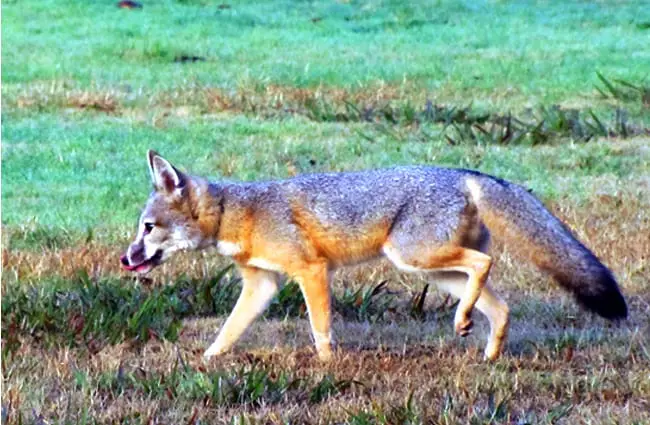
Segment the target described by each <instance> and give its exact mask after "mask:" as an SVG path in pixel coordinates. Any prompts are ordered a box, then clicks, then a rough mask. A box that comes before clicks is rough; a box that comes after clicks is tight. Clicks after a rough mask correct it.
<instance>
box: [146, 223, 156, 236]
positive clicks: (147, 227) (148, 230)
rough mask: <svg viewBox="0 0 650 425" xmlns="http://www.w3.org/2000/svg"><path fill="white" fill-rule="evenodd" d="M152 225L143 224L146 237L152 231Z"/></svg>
mask: <svg viewBox="0 0 650 425" xmlns="http://www.w3.org/2000/svg"><path fill="white" fill-rule="evenodd" d="M153 226H154V224H153V223H144V234H145V235H148V234H149V233H151V231H152V230H153Z"/></svg>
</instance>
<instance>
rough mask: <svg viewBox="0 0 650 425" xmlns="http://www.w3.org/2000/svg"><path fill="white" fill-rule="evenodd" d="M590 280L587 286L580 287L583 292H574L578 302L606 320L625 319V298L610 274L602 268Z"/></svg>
mask: <svg viewBox="0 0 650 425" xmlns="http://www.w3.org/2000/svg"><path fill="white" fill-rule="evenodd" d="M590 280H591V282H589V283H588V284H587V285H584V286H582V285H581V289H584V290H581V291H576V298H577V300H578V302H579V303H580V304H582V305H583V306H585V307H586V308H587V309H589V310H591V311H593V312H595V313H596V314H598V315H600V316H602V317H604V318H605V319H608V320H623V319H625V318H627V304H626V303H625V298H623V294H621V291H620V290H619V289H618V285H617V284H616V280H615V279H614V277H613V276H612V274H611V272H610V271H609V270H607V269H606V268H604V267H603V269H602V270H600V271H599V273H597V274H596V276H594V279H590Z"/></svg>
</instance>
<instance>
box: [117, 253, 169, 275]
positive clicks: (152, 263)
mask: <svg viewBox="0 0 650 425" xmlns="http://www.w3.org/2000/svg"><path fill="white" fill-rule="evenodd" d="M161 258H162V251H161V250H158V251H156V253H155V254H154V255H153V256H152V257H151V258H149V259H147V260H144V261H143V262H141V263H139V264H129V259H128V258H127V256H126V255H122V256H121V257H120V263H122V267H123V268H124V270H128V271H130V272H136V273H148V272H150V271H151V269H153V268H154V267H156V266H157V265H158V264H160V259H161Z"/></svg>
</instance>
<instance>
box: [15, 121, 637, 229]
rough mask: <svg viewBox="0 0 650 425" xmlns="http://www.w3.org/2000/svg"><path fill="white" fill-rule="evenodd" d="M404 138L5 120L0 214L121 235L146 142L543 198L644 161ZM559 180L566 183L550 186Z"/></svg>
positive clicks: (294, 129)
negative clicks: (468, 179)
mask: <svg viewBox="0 0 650 425" xmlns="http://www.w3.org/2000/svg"><path fill="white" fill-rule="evenodd" d="M398 131H399V130H398ZM429 131H431V132H436V131H440V128H433V129H430V130H429ZM359 132H364V133H363V135H362V134H359ZM409 134H410V133H409ZM409 134H406V135H405V136H404V140H401V139H399V138H398V139H397V140H396V137H395V136H394V135H392V134H386V133H382V132H378V131H376V130H375V129H374V128H372V127H367V126H366V125H365V124H356V125H355V124H346V125H343V124H317V123H313V122H309V121H305V120H301V119H289V120H283V121H280V122H276V121H272V122H267V121H262V120H257V119H248V118H243V117H238V118H232V119H226V120H218V121H217V120H214V119H211V118H192V119H180V118H174V119H170V120H169V122H167V124H166V125H165V126H164V127H163V128H157V127H155V126H151V125H148V124H147V123H138V122H129V121H128V120H125V119H115V118H112V117H107V116H105V115H92V114H91V115H87V114H82V115H74V116H71V117H70V116H69V117H61V116H60V115H55V114H49V113H48V114H39V115H35V116H30V117H24V118H20V119H14V120H7V123H6V124H5V125H4V127H3V142H4V143H3V177H4V184H3V188H2V201H3V205H4V209H3V216H2V221H3V224H4V225H10V226H16V225H28V224H30V223H36V224H37V225H41V226H46V227H48V228H53V229H55V228H65V229H68V230H69V231H77V232H81V233H83V235H86V233H87V231H88V229H92V231H93V232H94V233H95V234H97V235H101V234H103V233H107V232H109V231H115V230H121V231H124V230H128V231H130V230H131V229H130V227H131V226H132V223H134V222H135V220H136V218H137V215H138V210H139V208H140V207H141V205H142V204H143V203H144V200H145V199H146V197H147V196H148V192H149V188H150V186H151V183H150V181H149V174H148V170H147V165H146V160H145V153H146V150H147V149H149V148H153V149H156V150H158V151H159V152H161V153H164V155H165V156H166V157H167V158H169V159H170V160H172V162H174V163H175V164H176V165H178V166H179V167H181V169H186V170H189V171H191V172H193V173H196V174H200V175H204V176H211V177H212V178H214V179H216V178H222V177H223V176H226V177H227V178H236V179H243V180H252V179H259V178H277V177H286V176H287V175H288V174H289V172H290V170H291V169H292V168H293V169H294V170H297V171H298V172H315V171H331V170H335V171H343V170H350V169H361V168H372V167H386V166H393V165H398V164H436V165H441V166H454V167H466V168H475V169H480V170H482V171H484V172H487V173H491V174H494V175H498V176H500V177H502V178H506V179H509V180H514V181H517V182H521V183H525V184H527V185H528V186H529V187H531V188H532V189H533V190H534V191H535V192H536V193H538V194H539V195H540V196H542V197H544V198H556V197H558V196H565V195H566V194H575V197H576V198H578V199H580V198H584V197H585V196H587V194H588V192H585V191H584V189H583V187H582V182H583V181H584V180H585V179H588V178H589V177H591V176H599V175H600V176H602V175H607V176H609V177H611V178H612V179H623V180H624V179H627V178H631V177H635V176H639V175H643V174H644V173H646V171H647V164H648V158H647V157H644V156H640V155H639V154H638V152H637V149H636V148H629V149H627V148H626V149H621V148H619V147H617V146H616V145H615V144H610V143H587V144H573V143H571V144H565V145H563V147H562V148H561V149H558V148H554V147H546V148H533V147H528V146H514V147H496V146H484V145H480V144H479V145H474V146H462V145H461V146H450V145H449V144H448V143H447V142H446V141H444V140H441V138H438V139H436V140H431V141H429V142H423V141H421V140H420V139H418V138H417V137H411V136H410V135H409ZM368 135H371V136H372V140H373V141H372V142H369V141H368V140H366V137H367V136H368ZM558 181H569V182H571V186H569V187H567V186H564V187H562V188H558V186H557V185H558ZM44 205H47V206H48V207H47V208H43V206H44ZM81 211H83V213H80V212H81Z"/></svg>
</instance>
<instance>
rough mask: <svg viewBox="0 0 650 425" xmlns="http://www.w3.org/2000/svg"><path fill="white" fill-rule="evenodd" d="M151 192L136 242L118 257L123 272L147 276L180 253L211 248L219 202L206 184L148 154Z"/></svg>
mask: <svg viewBox="0 0 650 425" xmlns="http://www.w3.org/2000/svg"><path fill="white" fill-rule="evenodd" d="M147 160H148V164H149V171H150V173H151V180H152V181H153V186H154V191H153V192H152V193H151V195H150V196H149V200H148V201H147V204H146V205H145V207H144V210H143V211H142V214H141V215H140V220H139V222H138V230H137V234H136V237H135V240H134V241H133V242H132V243H131V245H130V246H129V248H128V249H127V251H126V253H125V254H124V255H122V256H121V257H120V262H121V263H122V266H123V267H124V269H126V270H129V271H135V272H138V273H147V272H149V271H151V269H153V268H154V267H156V266H157V265H159V264H161V263H162V262H164V261H165V260H167V259H168V258H169V257H170V256H171V254H172V253H174V252H176V251H179V250H196V249H202V248H206V247H208V246H211V245H214V243H215V242H216V233H217V231H218V226H219V219H220V207H219V200H218V199H217V198H216V197H215V196H214V194H213V193H212V188H211V187H210V186H209V185H208V183H207V182H206V181H205V180H203V179H200V178H195V177H191V176H189V175H187V174H184V173H182V172H180V171H178V170H177V169H176V168H175V167H174V166H173V165H172V164H171V163H169V161H167V160H165V159H164V158H163V157H161V156H160V155H158V154H157V153H156V152H154V151H151V150H150V151H149V152H148V153H147Z"/></svg>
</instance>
